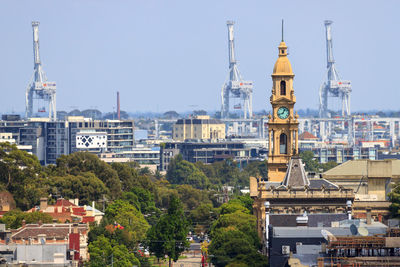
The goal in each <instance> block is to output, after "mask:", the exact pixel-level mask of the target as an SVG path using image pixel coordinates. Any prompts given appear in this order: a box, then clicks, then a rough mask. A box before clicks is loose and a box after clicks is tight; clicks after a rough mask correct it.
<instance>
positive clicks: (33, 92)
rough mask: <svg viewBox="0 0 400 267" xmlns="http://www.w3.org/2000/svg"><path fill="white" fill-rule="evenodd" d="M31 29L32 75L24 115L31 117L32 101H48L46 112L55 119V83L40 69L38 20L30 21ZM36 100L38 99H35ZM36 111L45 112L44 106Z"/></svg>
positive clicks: (27, 90)
mask: <svg viewBox="0 0 400 267" xmlns="http://www.w3.org/2000/svg"><path fill="white" fill-rule="evenodd" d="M32 30H33V63H34V64H33V76H32V78H31V81H30V82H29V85H28V87H27V89H26V96H25V97H26V99H25V101H26V106H25V116H26V117H27V118H31V117H32V116H33V115H34V113H33V106H34V102H38V101H40V100H42V101H44V102H47V103H48V113H49V118H50V119H51V120H56V119H57V115H56V114H57V111H56V83H55V82H49V81H47V78H46V74H45V72H44V71H43V69H42V63H41V61H40V54H39V22H38V21H33V22H32ZM35 100H38V101H35ZM38 112H45V110H44V107H40V106H39V110H38Z"/></svg>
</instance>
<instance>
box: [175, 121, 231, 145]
mask: <svg viewBox="0 0 400 267" xmlns="http://www.w3.org/2000/svg"><path fill="white" fill-rule="evenodd" d="M172 139H174V140H176V141H185V140H189V139H198V140H216V139H225V124H224V123H223V122H222V121H220V120H216V119H210V116H196V117H194V118H190V119H179V120H178V121H177V122H176V123H175V124H174V126H173V129H172Z"/></svg>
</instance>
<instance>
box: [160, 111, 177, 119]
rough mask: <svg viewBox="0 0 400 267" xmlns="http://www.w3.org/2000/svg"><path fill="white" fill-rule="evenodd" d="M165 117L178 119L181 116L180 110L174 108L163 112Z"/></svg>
mask: <svg viewBox="0 0 400 267" xmlns="http://www.w3.org/2000/svg"><path fill="white" fill-rule="evenodd" d="M163 118H164V119H176V118H179V114H178V112H176V111H174V110H170V111H167V112H165V113H164V114H163Z"/></svg>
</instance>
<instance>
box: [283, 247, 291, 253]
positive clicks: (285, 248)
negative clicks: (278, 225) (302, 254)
mask: <svg viewBox="0 0 400 267" xmlns="http://www.w3.org/2000/svg"><path fill="white" fill-rule="evenodd" d="M289 253H290V246H282V254H283V255H288V254H289Z"/></svg>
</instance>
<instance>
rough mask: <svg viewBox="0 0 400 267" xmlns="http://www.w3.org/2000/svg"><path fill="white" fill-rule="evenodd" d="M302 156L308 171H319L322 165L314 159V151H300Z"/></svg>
mask: <svg viewBox="0 0 400 267" xmlns="http://www.w3.org/2000/svg"><path fill="white" fill-rule="evenodd" d="M300 158H301V160H302V161H303V163H304V164H305V170H306V171H308V172H319V169H320V168H321V165H320V164H319V162H318V161H316V160H315V159H314V153H313V152H312V151H303V152H301V153H300Z"/></svg>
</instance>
